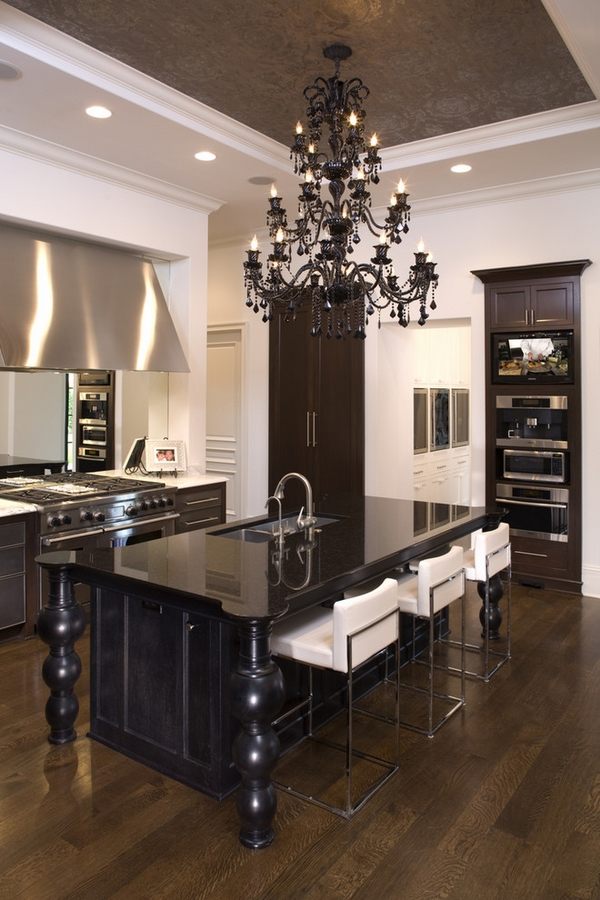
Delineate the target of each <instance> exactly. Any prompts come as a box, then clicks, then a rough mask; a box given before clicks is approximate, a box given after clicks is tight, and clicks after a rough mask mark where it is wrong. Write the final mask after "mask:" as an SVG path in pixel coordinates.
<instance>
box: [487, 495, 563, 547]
mask: <svg viewBox="0 0 600 900" xmlns="http://www.w3.org/2000/svg"><path fill="white" fill-rule="evenodd" d="M496 503H497V504H498V505H499V506H504V507H506V509H508V524H509V525H510V530H511V533H512V534H515V535H521V536H522V537H531V538H541V539H542V540H547V541H562V542H567V541H568V540H569V490H568V488H555V487H550V486H548V487H541V486H537V485H536V486H535V487H534V486H533V485H525V484H523V485H518V484H497V485H496Z"/></svg>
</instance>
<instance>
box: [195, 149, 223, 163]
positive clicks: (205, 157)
mask: <svg viewBox="0 0 600 900" xmlns="http://www.w3.org/2000/svg"><path fill="white" fill-rule="evenodd" d="M194 157H195V158H196V159H199V160H200V162H212V161H213V159H216V158H217V157H216V155H215V154H214V153H211V152H210V150H201V151H200V153H194Z"/></svg>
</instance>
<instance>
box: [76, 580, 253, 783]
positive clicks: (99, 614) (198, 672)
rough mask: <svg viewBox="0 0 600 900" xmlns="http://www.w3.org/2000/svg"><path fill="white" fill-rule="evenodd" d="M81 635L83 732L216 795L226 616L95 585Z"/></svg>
mask: <svg viewBox="0 0 600 900" xmlns="http://www.w3.org/2000/svg"><path fill="white" fill-rule="evenodd" d="M91 638H92V673H91V674H92V677H91V715H90V736H91V737H93V738H95V739H96V740H98V741H101V742H102V743H104V744H107V745H108V746H109V747H114V748H116V749H118V750H120V751H121V752H122V753H125V754H126V755H127V756H131V757H133V758H134V759H137V760H140V761H141V762H144V763H147V764H148V765H150V766H153V767H154V768H155V769H158V770H159V771H161V772H165V773H166V774H167V775H170V776H171V777H172V778H176V779H178V780H179V781H183V782H184V783H185V784H189V785H191V786H192V787H194V788H197V789H198V790H201V791H204V792H205V793H207V794H211V795H212V796H214V797H217V798H219V799H220V798H222V797H224V796H225V795H226V794H228V793H229V792H230V791H232V790H233V789H234V788H235V787H236V785H237V784H238V782H239V775H238V773H237V771H236V769H235V768H234V767H233V763H232V760H231V744H232V739H233V734H234V733H235V732H234V729H235V727H236V726H235V723H234V721H233V718H232V716H231V711H230V699H229V697H230V691H229V681H230V678H231V671H232V668H233V659H234V653H235V631H234V628H233V627H232V625H231V624H230V623H228V622H226V621H224V620H223V619H217V618H212V617H210V616H208V615H201V614H199V615H193V614H191V613H189V612H186V611H184V610H182V609H178V608H176V607H175V606H172V605H169V604H163V603H161V602H160V600H156V601H154V600H149V599H145V598H142V597H138V596H135V595H134V594H127V593H122V592H121V591H113V590H108V589H104V588H97V589H95V590H94V592H93V603H92V625H91Z"/></svg>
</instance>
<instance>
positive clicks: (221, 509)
mask: <svg viewBox="0 0 600 900" xmlns="http://www.w3.org/2000/svg"><path fill="white" fill-rule="evenodd" d="M225 487H226V482H224V481H220V482H215V483H214V484H203V485H202V486H199V485H198V486H193V487H188V488H180V489H179V490H178V491H177V493H176V495H175V509H176V511H177V512H178V513H179V518H178V519H176V520H175V534H181V533H183V532H185V531H195V530H197V529H199V528H208V527H209V526H211V525H220V524H221V523H223V522H224V521H225Z"/></svg>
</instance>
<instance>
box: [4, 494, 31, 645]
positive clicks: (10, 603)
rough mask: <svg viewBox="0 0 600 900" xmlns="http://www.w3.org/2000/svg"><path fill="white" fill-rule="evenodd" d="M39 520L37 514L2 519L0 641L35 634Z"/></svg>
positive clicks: (22, 514) (23, 514)
mask: <svg viewBox="0 0 600 900" xmlns="http://www.w3.org/2000/svg"><path fill="white" fill-rule="evenodd" d="M36 519H37V517H36V514H35V513H34V512H30V513H21V514H18V515H14V516H2V517H0V640H3V639H6V638H11V637H19V636H24V635H29V634H33V629H34V622H35V619H36V616H37V604H36V598H37V591H36V583H35V579H36V577H37V571H36V568H37V567H36V565H35V563H34V560H33V557H34V545H35V523H36Z"/></svg>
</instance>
